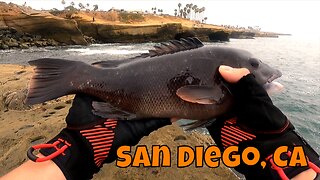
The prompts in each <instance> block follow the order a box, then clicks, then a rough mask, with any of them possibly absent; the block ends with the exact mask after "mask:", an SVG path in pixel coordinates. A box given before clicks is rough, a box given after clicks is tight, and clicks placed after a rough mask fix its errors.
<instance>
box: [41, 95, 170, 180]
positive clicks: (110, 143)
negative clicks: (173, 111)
mask: <svg viewBox="0 0 320 180" xmlns="http://www.w3.org/2000/svg"><path fill="white" fill-rule="evenodd" d="M93 100H96V101H97V99H94V98H92V97H89V96H86V95H82V94H77V95H76V96H75V98H74V101H73V104H72V107H71V108H70V110H69V114H68V115H67V118H66V122H67V127H66V128H65V129H63V130H62V131H61V132H60V133H59V134H58V135H57V136H56V137H55V138H53V139H52V140H50V141H49V142H48V144H54V143H55V142H59V144H58V145H57V146H58V148H62V146H63V145H67V146H66V147H67V148H66V149H65V150H64V152H63V154H64V155H62V154H59V155H58V156H57V157H55V158H53V159H51V160H52V161H54V162H55V163H56V164H57V165H58V166H59V168H60V169H61V171H62V172H63V174H64V176H65V177H66V178H67V179H91V178H92V176H93V174H94V173H96V172H98V171H99V169H100V167H102V165H103V164H104V163H111V162H113V161H114V160H115V159H116V158H117V155H116V151H117V149H118V148H119V147H120V146H123V145H127V146H134V145H136V144H137V143H138V142H139V141H140V139H141V138H142V137H143V136H147V135H149V134H150V133H151V132H153V131H155V130H157V129H159V128H161V127H163V126H166V125H170V124H171V122H170V119H168V118H162V119H160V118H158V119H148V120H145V119H144V120H132V121H121V120H119V121H117V120H115V119H105V118H101V117H99V116H96V115H94V114H93V113H92V106H91V104H92V101H93ZM40 152H41V153H42V154H43V155H45V156H46V157H48V156H50V155H52V154H53V153H55V152H57V149H55V148H44V149H41V150H40ZM36 161H37V160H36Z"/></svg>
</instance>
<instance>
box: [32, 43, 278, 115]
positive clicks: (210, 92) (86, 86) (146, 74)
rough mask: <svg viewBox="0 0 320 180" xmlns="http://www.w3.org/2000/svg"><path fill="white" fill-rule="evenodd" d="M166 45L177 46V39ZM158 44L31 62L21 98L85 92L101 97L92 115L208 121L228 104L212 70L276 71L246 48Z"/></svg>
mask: <svg viewBox="0 0 320 180" xmlns="http://www.w3.org/2000/svg"><path fill="white" fill-rule="evenodd" d="M191 40H192V39H190V40H188V41H189V43H190V44H191V43H194V41H195V40H194V39H193V41H191ZM176 43H177V42H176ZM169 45H171V46H172V47H173V48H174V45H176V46H177V47H178V48H179V44H174V43H171V44H170V43H169ZM163 46H164V45H163ZM163 46H160V47H156V50H158V51H155V52H152V51H150V53H149V54H147V55H144V56H146V57H143V56H142V57H137V58H133V59H129V60H123V61H121V60H120V61H104V62H98V63H94V65H88V64H85V63H83V62H78V61H68V60H60V59H40V60H34V61H30V62H29V63H30V64H31V65H35V66H36V68H35V74H34V76H33V78H32V80H31V83H30V87H29V93H28V97H27V100H26V102H27V103H28V104H37V103H42V102H44V101H47V100H51V99H55V98H58V97H60V96H64V95H67V94H74V93H85V94H88V95H91V96H95V97H98V98H99V99H101V100H102V101H103V102H105V103H101V102H97V103H93V108H94V109H95V111H96V114H98V115H101V116H104V117H113V116H114V117H116V118H123V119H133V118H152V117H179V118H185V119H195V120H208V119H212V118H215V117H218V116H220V115H223V114H225V113H227V112H228V111H230V109H231V106H232V104H233V99H232V95H231V94H230V93H229V91H228V89H227V86H226V85H225V83H224V81H223V79H222V78H221V76H220V75H219V73H218V71H217V70H218V67H219V66H220V65H228V66H232V67H245V68H248V69H249V70H250V71H251V72H252V73H253V74H255V76H256V79H257V81H258V82H259V83H260V84H265V83H266V82H268V81H269V82H270V81H272V80H273V79H275V78H277V77H280V76H281V73H280V72H279V71H278V70H275V69H272V68H270V67H269V66H268V65H266V64H264V63H262V62H261V61H260V60H258V59H256V58H254V57H252V55H251V54H250V53H249V52H247V51H243V50H239V49H232V48H223V47H214V46H205V47H199V45H198V46H197V47H196V48H194V49H189V50H184V51H179V52H174V53H172V51H177V49H175V50H174V49H173V48H172V47H168V48H171V50H170V51H169V50H168V49H164V50H167V52H163V51H160V50H161V48H162V50H163V48H165V47H163ZM167 46H168V44H167ZM184 46H186V45H185V44H184ZM157 48H158V49H157ZM180 49H181V47H180ZM159 52H160V53H162V54H163V55H159ZM168 52H169V53H168ZM170 52H171V53H170ZM157 53H158V54H157Z"/></svg>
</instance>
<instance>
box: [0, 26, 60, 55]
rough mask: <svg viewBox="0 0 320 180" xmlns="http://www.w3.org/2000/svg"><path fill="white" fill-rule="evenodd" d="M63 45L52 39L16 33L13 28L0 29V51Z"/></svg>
mask: <svg viewBox="0 0 320 180" xmlns="http://www.w3.org/2000/svg"><path fill="white" fill-rule="evenodd" d="M59 45H64V44H61V43H59V42H57V41H55V40H53V39H46V38H42V37H41V36H40V35H31V34H29V33H21V32H18V31H17V30H16V29H15V28H10V27H0V49H3V50H6V49H16V48H18V49H27V48H30V47H46V46H59Z"/></svg>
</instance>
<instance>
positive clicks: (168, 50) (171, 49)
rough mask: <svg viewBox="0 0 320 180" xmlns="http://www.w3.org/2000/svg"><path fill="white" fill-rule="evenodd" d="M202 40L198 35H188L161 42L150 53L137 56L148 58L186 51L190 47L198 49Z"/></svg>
mask: <svg viewBox="0 0 320 180" xmlns="http://www.w3.org/2000/svg"><path fill="white" fill-rule="evenodd" d="M202 46H203V44H202V42H201V41H200V40H199V39H198V38H196V37H188V38H186V39H183V38H182V39H180V41H178V40H171V41H169V42H166V43H161V44H160V45H157V46H154V49H152V50H149V53H144V54H141V55H140V56H137V57H135V58H146V57H155V56H161V55H165V54H173V53H176V52H181V51H186V50H190V49H196V48H199V47H202Z"/></svg>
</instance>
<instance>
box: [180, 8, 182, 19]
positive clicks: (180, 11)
mask: <svg viewBox="0 0 320 180" xmlns="http://www.w3.org/2000/svg"><path fill="white" fill-rule="evenodd" d="M182 15H183V9H180V17H182Z"/></svg>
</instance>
